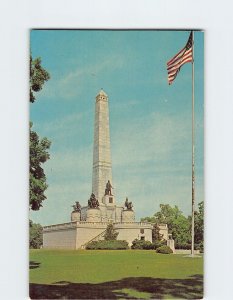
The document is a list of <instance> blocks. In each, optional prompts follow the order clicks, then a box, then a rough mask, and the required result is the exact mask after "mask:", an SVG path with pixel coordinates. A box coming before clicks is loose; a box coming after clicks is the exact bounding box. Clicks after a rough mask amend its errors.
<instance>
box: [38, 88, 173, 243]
mask: <svg viewBox="0 0 233 300" xmlns="http://www.w3.org/2000/svg"><path fill="white" fill-rule="evenodd" d="M110 223H112V224H113V225H114V228H115V230H116V231H117V232H118V237H117V239H118V240H126V241H127V242H128V243H129V245H131V244H132V241H133V240H135V239H139V240H146V241H150V242H152V228H153V224H151V223H146V222H136V221H135V211H134V208H133V204H132V202H130V201H129V200H128V198H126V199H125V205H118V204H117V201H116V198H115V195H114V193H113V180H112V162H111V147H110V131H109V107H108V96H107V94H106V93H105V92H104V91H103V90H102V89H101V91H100V92H99V93H98V95H97V96H96V101H95V125H94V146H93V170H92V192H91V195H90V198H89V200H88V203H87V204H86V205H84V206H82V207H81V205H80V204H79V202H76V204H75V205H74V206H73V211H72V212H71V221H70V222H68V223H63V224H56V225H50V226H45V227H44V228H43V247H44V248H51V249H56V248H60V249H80V248H81V249H85V247H86V245H87V244H88V243H89V242H91V241H97V240H101V239H104V234H105V232H106V228H107V225H108V224H110ZM159 229H160V234H162V235H163V239H165V240H168V229H167V225H166V224H159Z"/></svg>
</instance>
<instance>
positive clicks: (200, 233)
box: [194, 201, 204, 244]
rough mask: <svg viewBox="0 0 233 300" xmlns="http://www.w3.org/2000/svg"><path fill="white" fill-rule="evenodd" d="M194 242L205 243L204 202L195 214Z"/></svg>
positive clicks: (199, 205) (199, 204)
mask: <svg viewBox="0 0 233 300" xmlns="http://www.w3.org/2000/svg"><path fill="white" fill-rule="evenodd" d="M194 240H195V243H196V244H201V243H203V241H204V202H203V201H202V202H200V203H198V211H195V214H194Z"/></svg>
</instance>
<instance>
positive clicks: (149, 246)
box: [131, 239, 167, 250]
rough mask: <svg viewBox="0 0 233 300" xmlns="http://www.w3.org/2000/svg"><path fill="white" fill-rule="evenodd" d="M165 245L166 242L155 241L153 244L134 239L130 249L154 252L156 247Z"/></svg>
mask: <svg viewBox="0 0 233 300" xmlns="http://www.w3.org/2000/svg"><path fill="white" fill-rule="evenodd" d="M166 244H167V242H166V241H165V240H163V241H155V242H153V243H151V242H149V241H144V240H138V239H135V240H134V241H133V242H132V246H131V249H134V250H137V249H144V250H155V249H157V248H158V247H161V246H163V245H166Z"/></svg>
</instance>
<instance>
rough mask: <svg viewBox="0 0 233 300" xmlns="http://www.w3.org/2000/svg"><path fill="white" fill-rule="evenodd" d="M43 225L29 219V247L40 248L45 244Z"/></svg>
mask: <svg viewBox="0 0 233 300" xmlns="http://www.w3.org/2000/svg"><path fill="white" fill-rule="evenodd" d="M42 232H43V227H42V226H41V225H40V224H35V223H33V222H32V221H31V220H29V247H30V248H32V249H39V248H40V247H41V246H42V245H43V236H42Z"/></svg>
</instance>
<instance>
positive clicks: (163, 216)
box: [141, 202, 204, 249]
mask: <svg viewBox="0 0 233 300" xmlns="http://www.w3.org/2000/svg"><path fill="white" fill-rule="evenodd" d="M198 207H199V210H198V211H196V212H195V244H196V245H197V244H198V245H201V244H202V243H203V238H204V204H203V202H200V203H199V204H198ZM141 221H144V222H145V221H147V222H152V223H155V224H159V223H165V224H167V226H168V231H169V233H171V234H172V238H173V239H174V240H175V247H176V248H184V249H190V247H191V217H190V216H189V217H186V216H184V215H183V213H182V211H181V210H180V209H179V208H178V206H176V205H175V206H174V207H171V206H170V205H169V204H160V211H158V212H156V213H155V214H154V215H153V216H152V217H145V218H143V219H141ZM153 232H154V233H153ZM153 232H152V234H154V240H157V239H158V234H159V230H158V228H157V229H155V228H154V229H153Z"/></svg>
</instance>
